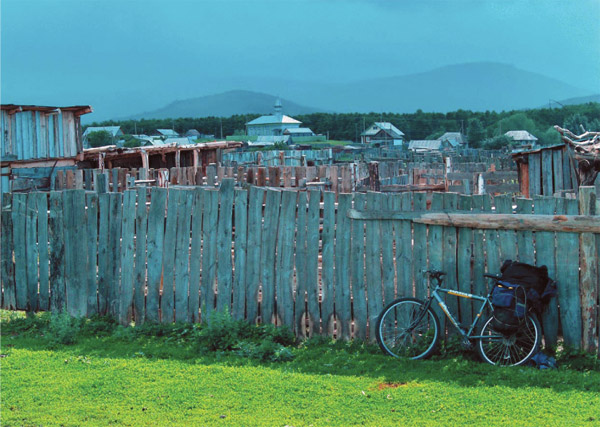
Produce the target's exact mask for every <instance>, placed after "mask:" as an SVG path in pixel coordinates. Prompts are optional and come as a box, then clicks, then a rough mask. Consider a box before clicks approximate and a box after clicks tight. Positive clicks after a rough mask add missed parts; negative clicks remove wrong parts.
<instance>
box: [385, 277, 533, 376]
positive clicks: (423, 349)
mask: <svg viewBox="0 0 600 427" xmlns="http://www.w3.org/2000/svg"><path fill="white" fill-rule="evenodd" d="M424 273H427V274H429V276H430V277H431V278H432V279H435V280H436V282H437V283H436V285H435V286H434V289H433V290H431V292H430V296H429V298H427V300H426V301H422V300H419V299H416V298H398V299H396V300H394V301H392V302H391V303H390V304H388V305H387V307H386V308H384V310H383V311H382V312H381V314H380V315H379V317H378V319H377V326H376V331H377V343H378V344H379V346H380V347H381V349H382V350H383V351H384V352H385V353H387V354H389V355H390V356H393V357H397V358H398V357H408V358H410V359H413V360H417V359H426V358H428V357H430V356H432V355H433V354H434V353H435V351H436V349H437V346H438V344H439V341H440V336H441V333H440V332H441V331H440V321H439V319H438V316H437V314H436V313H435V312H434V311H433V308H432V304H433V301H434V300H435V301H436V302H437V304H438V305H439V307H440V308H441V310H442V312H443V313H444V314H445V315H446V317H447V318H448V319H449V320H450V322H451V323H452V324H453V325H454V326H455V327H456V329H458V331H459V333H460V334H461V336H462V338H463V342H464V343H465V344H466V345H467V346H469V347H470V346H472V345H473V344H475V346H476V348H477V351H478V353H479V355H480V357H481V358H482V359H483V360H484V361H485V362H487V363H490V364H492V365H502V366H518V365H522V364H524V363H526V362H527V361H528V360H529V359H530V358H531V357H532V356H533V355H534V354H535V353H537V351H538V349H539V347H540V342H541V335H542V334H541V326H540V323H539V321H538V319H537V317H536V316H535V314H534V313H532V312H531V311H528V312H527V314H526V316H525V321H524V322H523V324H522V326H520V327H519V328H518V329H517V330H516V331H515V332H511V333H502V332H500V331H496V330H494V324H493V320H494V319H493V310H494V309H493V306H492V303H491V300H490V296H491V293H488V295H487V296H485V297H483V296H480V295H473V294H469V293H465V292H459V291H455V290H453V289H445V288H442V281H443V279H442V277H443V276H444V275H445V274H446V273H444V272H442V271H436V270H429V271H424ZM484 276H485V277H487V278H490V279H492V280H494V281H498V280H500V278H501V276H499V275H494V274H484ZM430 288H431V285H430ZM440 293H444V294H448V295H454V296H457V297H460V298H469V299H472V300H476V301H481V307H480V308H479V311H478V313H477V314H476V315H475V317H474V320H473V323H472V324H471V325H470V326H469V328H468V330H465V329H464V328H462V327H461V326H460V325H459V324H458V322H457V320H456V318H455V317H454V316H453V315H452V313H450V311H449V309H448V306H447V305H446V304H445V302H444V300H443V299H442V297H441V296H440ZM486 307H487V308H488V310H489V312H490V316H489V317H488V318H487V319H486V320H485V321H484V322H483V326H482V327H481V330H480V332H479V335H475V334H474V332H475V330H476V328H477V324H478V323H479V321H480V320H481V317H482V314H483V312H484V310H485V309H486Z"/></svg>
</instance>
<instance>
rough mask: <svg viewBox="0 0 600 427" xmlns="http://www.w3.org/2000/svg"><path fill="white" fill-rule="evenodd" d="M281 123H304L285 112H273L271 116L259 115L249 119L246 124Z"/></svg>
mask: <svg viewBox="0 0 600 427" xmlns="http://www.w3.org/2000/svg"><path fill="white" fill-rule="evenodd" d="M280 123H285V124H295V123H298V124H300V123H302V122H301V121H299V120H296V119H294V118H292V117H290V116H286V115H285V114H281V115H278V114H271V115H269V116H260V117H257V118H256V119H254V120H251V121H249V122H248V123H246V125H248V126H253V125H271V124H280Z"/></svg>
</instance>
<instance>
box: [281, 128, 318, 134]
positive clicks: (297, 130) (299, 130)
mask: <svg viewBox="0 0 600 427" xmlns="http://www.w3.org/2000/svg"><path fill="white" fill-rule="evenodd" d="M283 133H290V134H294V133H310V134H311V135H314V134H315V133H314V132H313V131H312V130H311V129H310V128H290V129H286V130H284V131H283Z"/></svg>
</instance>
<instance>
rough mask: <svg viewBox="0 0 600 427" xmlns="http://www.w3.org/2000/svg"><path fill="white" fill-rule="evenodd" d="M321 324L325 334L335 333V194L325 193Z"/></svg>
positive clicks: (322, 236) (322, 235)
mask: <svg viewBox="0 0 600 427" xmlns="http://www.w3.org/2000/svg"><path fill="white" fill-rule="evenodd" d="M321 245H322V248H321V256H322V263H321V322H322V328H323V334H325V335H331V334H332V333H333V327H334V318H333V303H334V287H333V280H334V279H333V267H334V259H333V256H334V245H335V194H334V193H332V192H331V191H326V192H324V193H323V231H322V232H321Z"/></svg>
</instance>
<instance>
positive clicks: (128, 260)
mask: <svg viewBox="0 0 600 427" xmlns="http://www.w3.org/2000/svg"><path fill="white" fill-rule="evenodd" d="M135 198H136V193H135V191H134V190H126V191H125V192H124V193H123V220H122V222H121V236H122V241H121V286H120V288H119V323H120V324H121V325H124V326H127V325H128V324H129V323H130V322H131V314H132V305H133V286H134V285H133V283H134V282H133V267H134V264H133V260H134V258H133V256H134V248H133V245H134V236H135V233H134V232H135Z"/></svg>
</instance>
